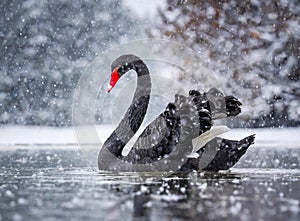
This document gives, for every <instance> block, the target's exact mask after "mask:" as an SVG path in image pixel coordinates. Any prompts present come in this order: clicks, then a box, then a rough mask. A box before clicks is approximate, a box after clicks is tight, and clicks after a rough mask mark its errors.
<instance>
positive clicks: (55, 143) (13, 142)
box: [0, 125, 300, 150]
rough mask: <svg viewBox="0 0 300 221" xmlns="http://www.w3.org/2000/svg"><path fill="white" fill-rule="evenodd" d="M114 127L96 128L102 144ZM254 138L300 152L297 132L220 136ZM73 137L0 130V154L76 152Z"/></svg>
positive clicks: (67, 132)
mask: <svg viewBox="0 0 300 221" xmlns="http://www.w3.org/2000/svg"><path fill="white" fill-rule="evenodd" d="M112 130H113V127H112V126H110V125H102V126H98V127H97V132H98V134H99V137H100V139H101V141H104V140H105V139H106V138H107V137H108V136H109V134H110V133H111V132H112ZM251 134H256V141H255V144H254V146H257V147H270V148H300V136H299V135H300V128H276V129H268V128H262V129H231V130H230V131H229V132H227V133H225V134H223V135H222V137H224V138H227V139H234V140H235V139H236V140H238V139H242V138H244V137H246V136H249V135H251ZM76 144H77V140H76V136H75V133H74V130H73V128H72V127H70V128H55V127H33V126H2V127H0V150H1V149H2V150H3V149H11V148H14V147H16V146H22V148H27V147H28V148H43V147H49V146H51V147H52V148H75V147H76Z"/></svg>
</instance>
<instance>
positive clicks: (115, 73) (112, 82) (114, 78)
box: [107, 67, 120, 93]
mask: <svg viewBox="0 0 300 221" xmlns="http://www.w3.org/2000/svg"><path fill="white" fill-rule="evenodd" d="M119 69H120V67H116V68H115V69H114V70H113V71H112V73H111V76H110V81H109V85H108V87H107V92H108V93H109V92H110V91H111V89H113V87H114V86H115V84H116V83H117V81H118V80H119V78H120V76H119V73H118V72H119Z"/></svg>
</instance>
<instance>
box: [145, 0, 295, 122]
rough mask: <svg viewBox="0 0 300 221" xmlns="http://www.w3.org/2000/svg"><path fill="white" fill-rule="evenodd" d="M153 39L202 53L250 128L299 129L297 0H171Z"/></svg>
mask: <svg viewBox="0 0 300 221" xmlns="http://www.w3.org/2000/svg"><path fill="white" fill-rule="evenodd" d="M149 34H150V35H151V36H156V37H165V36H167V37H168V38H172V39H176V40H177V41H180V42H182V43H184V44H186V45H188V46H190V47H191V48H193V49H194V50H196V51H197V52H199V54H200V55H201V56H202V58H204V59H205V61H207V64H208V65H209V67H210V68H212V69H213V70H214V71H215V73H216V74H217V75H218V77H219V79H220V81H221V82H222V83H223V86H224V90H225V92H226V93H229V94H234V95H236V96H237V97H239V98H240V99H241V100H242V102H243V104H244V109H243V112H244V114H243V118H244V119H245V120H246V121H245V122H246V123H248V126H256V127H257V126H284V125H289V126H291V125H299V124H300V120H299V119H300V84H299V83H300V3H299V1H298V0H265V1H258V0H247V1H239V0H224V1H218V0H212V1H205V0H167V4H166V7H165V8H163V9H160V12H159V18H158V20H157V21H156V27H155V28H153V29H151V30H150V31H149Z"/></svg>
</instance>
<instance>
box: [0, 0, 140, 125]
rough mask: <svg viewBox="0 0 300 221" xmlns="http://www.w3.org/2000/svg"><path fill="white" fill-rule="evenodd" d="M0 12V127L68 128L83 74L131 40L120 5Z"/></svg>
mask: <svg viewBox="0 0 300 221" xmlns="http://www.w3.org/2000/svg"><path fill="white" fill-rule="evenodd" d="M0 12H1V16H0V25H1V26H0V62H1V66H0V123H16V124H34V125H40V124H44V125H52V126H66V125H70V124H71V112H72V110H71V104H72V95H73V89H74V87H75V86H76V84H77V81H78V79H79V77H80V74H81V73H82V71H83V69H84V68H85V67H86V66H87V64H88V62H89V61H91V60H92V59H93V58H94V57H95V56H96V55H97V54H99V53H101V51H103V50H104V49H105V48H107V47H108V46H109V45H110V44H111V43H114V42H118V41H119V40H121V38H124V37H126V36H127V35H129V36H130V35H134V34H135V33H134V29H133V27H134V26H135V25H136V22H134V20H133V18H132V17H131V15H130V14H129V13H126V9H125V8H124V7H123V5H122V4H121V2H120V1H100V0H96V1H85V0H73V1H67V0H63V1H55V0H26V1H19V0H2V1H1V2H0Z"/></svg>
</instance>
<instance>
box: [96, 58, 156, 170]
mask: <svg viewBox="0 0 300 221" xmlns="http://www.w3.org/2000/svg"><path fill="white" fill-rule="evenodd" d="M132 69H133V70H135V72H136V73H137V88H136V91H135V93H134V97H133V100H132V102H131V104H130V106H129V108H128V110H127V112H126V113H125V115H124V116H123V118H122V120H121V122H120V123H119V125H118V126H117V128H116V129H115V130H114V132H113V133H112V134H111V135H110V136H109V138H108V139H107V140H106V141H105V143H104V145H103V147H102V149H101V150H100V153H99V159H98V164H99V163H100V162H99V161H100V155H101V152H102V150H103V149H104V148H107V150H109V151H110V152H111V153H112V154H113V155H115V156H116V157H121V155H122V150H123V148H124V147H125V145H126V143H128V141H129V140H130V139H131V138H132V137H133V135H134V134H135V133H136V132H137V130H138V129H139V127H140V126H141V124H142V122H143V120H144V117H145V115H146V112H147V108H148V104H149V100H150V93H151V79H150V73H149V70H148V68H147V66H146V64H145V63H144V62H143V61H142V60H138V61H135V62H134V63H133V68H132ZM99 165H100V164H99Z"/></svg>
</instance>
